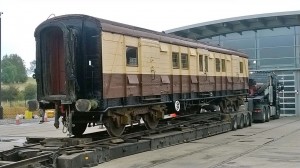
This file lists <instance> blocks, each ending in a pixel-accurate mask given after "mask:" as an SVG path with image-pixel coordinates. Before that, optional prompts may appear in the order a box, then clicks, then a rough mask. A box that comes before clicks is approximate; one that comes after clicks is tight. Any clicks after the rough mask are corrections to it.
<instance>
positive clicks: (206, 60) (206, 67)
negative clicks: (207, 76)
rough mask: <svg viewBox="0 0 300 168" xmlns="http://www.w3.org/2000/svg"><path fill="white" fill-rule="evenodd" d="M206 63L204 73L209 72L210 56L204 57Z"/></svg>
mask: <svg viewBox="0 0 300 168" xmlns="http://www.w3.org/2000/svg"><path fill="white" fill-rule="evenodd" d="M204 62H205V69H204V72H208V56H205V57H204Z"/></svg>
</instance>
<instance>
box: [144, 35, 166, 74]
mask: <svg viewBox="0 0 300 168" xmlns="http://www.w3.org/2000/svg"><path fill="white" fill-rule="evenodd" d="M140 53H141V54H140V55H141V56H140V58H141V66H142V67H141V72H140V73H142V74H161V70H160V68H159V67H160V66H161V65H160V64H161V63H162V64H164V63H163V62H162V61H161V60H160V44H159V42H158V41H155V40H150V39H144V38H141V39H140Z"/></svg>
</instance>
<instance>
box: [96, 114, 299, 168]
mask: <svg viewBox="0 0 300 168" xmlns="http://www.w3.org/2000/svg"><path fill="white" fill-rule="evenodd" d="M119 167H122V168H183V167H184V168H196V167H197V168H198V167H201V168H283V167H285V168H299V167H300V118H299V117H284V118H281V119H279V120H273V121H271V122H268V123H258V124H254V125H252V127H248V128H244V129H241V130H237V131H231V132H228V133H224V134H220V135H216V136H212V137H208V138H205V139H201V140H197V141H193V142H189V143H185V144H181V145H176V146H172V147H168V148H163V149H159V150H155V151H149V152H144V153H140V154H136V155H131V156H128V157H124V158H120V159H115V160H111V161H110V162H106V163H103V164H100V165H98V166H97V168H119Z"/></svg>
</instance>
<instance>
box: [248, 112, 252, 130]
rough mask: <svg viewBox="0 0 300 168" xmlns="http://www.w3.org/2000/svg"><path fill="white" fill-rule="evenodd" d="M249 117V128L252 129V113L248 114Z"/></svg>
mask: <svg viewBox="0 0 300 168" xmlns="http://www.w3.org/2000/svg"><path fill="white" fill-rule="evenodd" d="M247 117H248V118H249V123H248V126H249V127H251V126H252V122H253V121H252V116H251V114H250V113H248V114H247Z"/></svg>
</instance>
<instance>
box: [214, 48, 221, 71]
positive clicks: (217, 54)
mask: <svg viewBox="0 0 300 168" xmlns="http://www.w3.org/2000/svg"><path fill="white" fill-rule="evenodd" d="M214 55H215V58H214V59H213V60H214V66H215V69H214V70H215V74H216V76H222V73H221V71H222V67H221V54H220V53H214ZM216 58H219V60H220V72H217V70H216V65H217V64H216V61H217V60H216Z"/></svg>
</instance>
